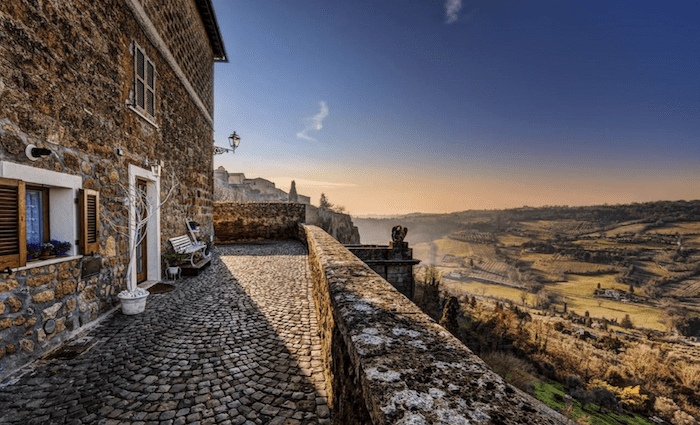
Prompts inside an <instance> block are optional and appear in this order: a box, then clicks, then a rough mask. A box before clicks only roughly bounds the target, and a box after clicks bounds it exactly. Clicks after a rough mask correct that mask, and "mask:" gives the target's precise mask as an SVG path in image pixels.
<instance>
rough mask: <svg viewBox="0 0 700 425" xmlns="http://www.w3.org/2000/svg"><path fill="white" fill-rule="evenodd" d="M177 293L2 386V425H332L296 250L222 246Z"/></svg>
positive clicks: (301, 257)
mask: <svg viewBox="0 0 700 425" xmlns="http://www.w3.org/2000/svg"><path fill="white" fill-rule="evenodd" d="M176 286H177V289H176V290H174V291H172V292H169V293H165V294H152V295H150V296H149V298H148V305H147V307H146V312H145V313H143V314H141V315H137V316H124V315H123V314H121V312H116V313H114V314H112V315H111V316H110V317H108V318H106V319H105V320H104V322H103V323H101V324H100V325H99V326H98V327H96V328H94V329H92V330H90V331H89V332H88V333H87V334H86V335H84V336H82V337H81V338H80V339H76V340H72V341H70V342H68V346H69V347H71V346H72V347H76V350H77V348H78V347H83V348H84V347H86V346H88V347H89V348H88V349H87V351H84V352H82V353H81V354H79V355H78V356H77V357H74V358H67V359H63V360H59V359H54V360H49V361H46V362H44V363H43V364H40V365H39V366H37V367H36V368H34V369H32V370H30V371H28V372H26V373H25V374H24V375H21V376H20V377H19V379H15V380H11V381H9V382H11V383H10V384H5V385H4V386H2V387H0V423H2V424H5V423H12V424H15V423H16V424H64V423H65V424H159V425H170V424H173V425H174V424H248V425H252V424H311V423H313V424H315V423H321V424H326V423H330V419H329V410H328V406H327V404H326V392H325V383H324V380H323V374H322V369H321V361H320V341H319V339H318V335H317V333H316V316H315V312H314V309H313V299H312V298H311V288H310V277H309V270H308V261H307V253H306V250H305V248H304V246H303V245H301V244H300V243H299V242H296V241H275V242H267V243H259V244H240V245H229V246H221V247H218V248H217V252H215V257H214V259H213V261H212V265H211V266H210V267H209V268H208V269H206V270H205V271H204V272H203V273H201V274H200V275H199V276H197V277H192V278H186V279H182V280H179V281H177V282H176ZM13 381H15V382H13Z"/></svg>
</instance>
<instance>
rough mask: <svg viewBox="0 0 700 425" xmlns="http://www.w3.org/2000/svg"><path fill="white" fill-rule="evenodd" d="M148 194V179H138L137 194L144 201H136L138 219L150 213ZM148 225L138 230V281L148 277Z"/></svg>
mask: <svg viewBox="0 0 700 425" xmlns="http://www.w3.org/2000/svg"><path fill="white" fill-rule="evenodd" d="M147 195H148V183H147V182H146V180H141V179H137V180H136V196H137V197H141V200H142V202H137V203H136V220H143V218H144V216H145V215H146V214H148V211H147V210H146V208H145V207H146V205H145V204H146V200H147ZM147 227H148V226H146V225H144V226H143V227H142V228H140V229H137V231H136V240H137V241H138V240H141V242H140V243H139V244H138V245H136V283H141V282H143V281H145V280H146V279H147V278H148V250H147V248H148V244H147V239H148V237H147V236H146V232H147V230H148V229H147Z"/></svg>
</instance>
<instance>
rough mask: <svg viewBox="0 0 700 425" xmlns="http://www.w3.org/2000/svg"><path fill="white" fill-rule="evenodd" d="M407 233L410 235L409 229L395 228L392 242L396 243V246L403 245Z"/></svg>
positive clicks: (392, 233) (392, 232) (392, 230)
mask: <svg viewBox="0 0 700 425" xmlns="http://www.w3.org/2000/svg"><path fill="white" fill-rule="evenodd" d="M406 233H408V227H401V226H394V228H393V229H391V240H392V241H393V242H394V245H401V244H402V243H403V239H404V238H405V237H406Z"/></svg>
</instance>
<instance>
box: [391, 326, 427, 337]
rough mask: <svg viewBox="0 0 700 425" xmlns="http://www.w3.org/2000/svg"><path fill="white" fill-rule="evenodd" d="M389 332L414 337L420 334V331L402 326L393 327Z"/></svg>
mask: <svg viewBox="0 0 700 425" xmlns="http://www.w3.org/2000/svg"><path fill="white" fill-rule="evenodd" d="M391 332H392V333H393V334H394V335H396V336H403V335H408V336H410V337H411V338H416V337H419V336H420V335H421V333H420V332H418V331H414V330H411V329H404V328H394V329H392V330H391Z"/></svg>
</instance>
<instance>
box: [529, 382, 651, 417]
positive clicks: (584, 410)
mask: <svg viewBox="0 0 700 425" xmlns="http://www.w3.org/2000/svg"><path fill="white" fill-rule="evenodd" d="M533 385H534V387H535V398H537V399H538V400H539V401H541V402H543V403H544V404H546V405H547V406H549V407H551V408H552V409H555V410H558V411H560V412H564V413H567V414H568V416H569V417H571V418H572V419H574V420H576V421H577V422H579V423H584V424H591V425H599V424H602V425H608V424H609V425H619V424H629V425H653V422H651V421H649V420H648V419H646V418H645V417H643V416H641V415H637V414H634V415H631V414H627V413H616V412H611V411H609V410H607V409H605V410H601V409H600V406H599V405H597V404H594V403H589V404H586V405H585V406H583V405H582V404H581V402H579V401H578V400H575V399H569V400H567V399H566V393H565V392H564V387H563V386H562V385H561V384H560V383H558V382H542V381H535V382H533Z"/></svg>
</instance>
